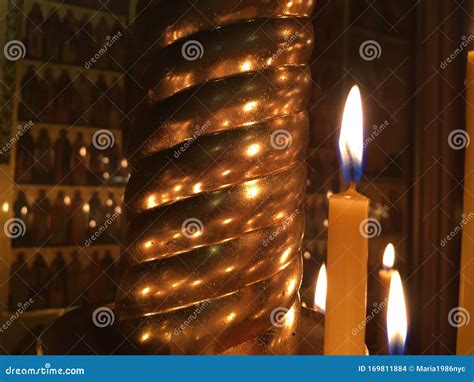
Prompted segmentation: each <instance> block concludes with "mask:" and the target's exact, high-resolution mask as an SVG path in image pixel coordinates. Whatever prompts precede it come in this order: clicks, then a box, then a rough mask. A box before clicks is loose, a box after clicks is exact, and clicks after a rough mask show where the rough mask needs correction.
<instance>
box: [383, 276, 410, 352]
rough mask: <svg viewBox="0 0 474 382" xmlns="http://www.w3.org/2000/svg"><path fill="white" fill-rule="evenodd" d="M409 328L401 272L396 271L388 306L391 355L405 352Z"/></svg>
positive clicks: (392, 279)
mask: <svg viewBox="0 0 474 382" xmlns="http://www.w3.org/2000/svg"><path fill="white" fill-rule="evenodd" d="M407 330H408V322H407V310H406V305H405V295H404V293H403V285H402V280H401V278H400V273H398V271H395V272H393V275H392V278H391V281H390V292H389V294H388V306H387V335H388V349H389V353H390V354H391V355H401V354H403V353H404V351H405V341H406V337H407Z"/></svg>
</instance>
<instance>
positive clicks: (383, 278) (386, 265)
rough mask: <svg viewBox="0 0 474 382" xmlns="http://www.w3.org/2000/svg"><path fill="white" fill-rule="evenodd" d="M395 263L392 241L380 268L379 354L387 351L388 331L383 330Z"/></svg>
mask: <svg viewBox="0 0 474 382" xmlns="http://www.w3.org/2000/svg"><path fill="white" fill-rule="evenodd" d="M394 263H395V248H394V247H393V244H392V243H389V244H387V246H386V247H385V251H384V253H383V260H382V264H383V268H382V269H381V270H379V273H378V275H379V280H380V283H381V284H382V285H381V287H380V288H378V289H377V291H376V292H377V293H376V295H377V306H378V308H379V309H380V311H379V313H378V314H377V317H376V322H377V325H376V327H377V345H378V349H379V351H378V352H379V353H378V354H382V353H384V352H385V349H386V346H387V332H386V331H385V330H382V328H385V322H386V320H387V314H386V313H387V306H386V304H387V298H388V291H389V289H390V280H391V278H392V275H393V273H394V272H395V271H394V270H393V264H394Z"/></svg>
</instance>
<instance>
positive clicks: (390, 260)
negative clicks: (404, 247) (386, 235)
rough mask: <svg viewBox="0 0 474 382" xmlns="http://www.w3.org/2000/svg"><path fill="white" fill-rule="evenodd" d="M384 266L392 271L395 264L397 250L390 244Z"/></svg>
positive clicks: (384, 257)
mask: <svg viewBox="0 0 474 382" xmlns="http://www.w3.org/2000/svg"><path fill="white" fill-rule="evenodd" d="M382 262H383V266H384V268H385V269H390V268H392V267H393V264H394V263H395V248H394V246H393V244H392V243H388V244H387V246H386V247H385V252H384V253H383V261H382Z"/></svg>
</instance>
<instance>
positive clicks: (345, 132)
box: [324, 86, 369, 355]
mask: <svg viewBox="0 0 474 382" xmlns="http://www.w3.org/2000/svg"><path fill="white" fill-rule="evenodd" d="M362 146H363V121H362V101H361V97H360V92H359V88H358V87H357V86H354V87H353V88H352V89H351V91H350V92H349V96H348V97H347V101H346V104H345V108H344V113H343V117H342V125H341V134H340V138H339V150H340V155H341V159H342V165H343V173H344V178H345V180H346V181H347V182H348V183H350V187H349V189H348V190H347V191H346V192H343V193H340V194H335V195H332V196H331V197H330V198H329V228H328V257H327V277H328V290H327V304H326V320H325V333H324V354H328V355H332V354H341V355H364V354H365V341H364V338H365V325H363V323H364V322H365V319H366V299H367V257H368V235H364V234H363V233H364V232H363V229H361V228H363V226H364V224H366V223H367V222H368V209H369V200H368V199H367V198H366V197H365V196H363V195H361V194H359V193H358V192H357V191H356V190H355V183H356V182H357V181H358V180H360V177H361V173H362ZM359 327H361V329H359V330H355V328H359ZM353 332H354V333H355V334H353Z"/></svg>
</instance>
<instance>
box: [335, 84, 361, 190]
mask: <svg viewBox="0 0 474 382" xmlns="http://www.w3.org/2000/svg"><path fill="white" fill-rule="evenodd" d="M363 140H364V131H363V117H362V99H361V96H360V91H359V87H358V86H356V85H354V86H353V87H352V89H351V91H350V92H349V95H348V96H347V100H346V104H345V106H344V112H343V114H342V124H341V134H340V136H339V154H340V156H341V161H342V171H343V174H344V179H345V181H346V182H347V183H354V182H355V183H357V182H358V181H359V180H360V178H361V176H362V155H363V146H364V142H363Z"/></svg>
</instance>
